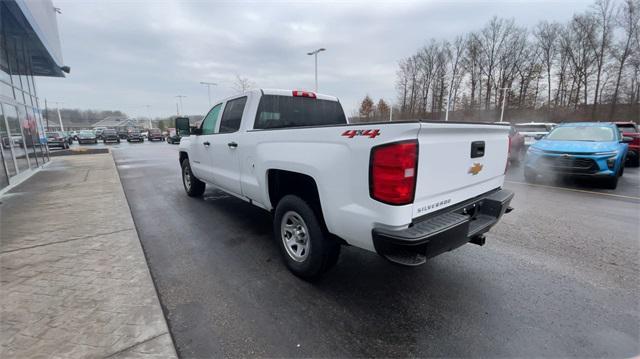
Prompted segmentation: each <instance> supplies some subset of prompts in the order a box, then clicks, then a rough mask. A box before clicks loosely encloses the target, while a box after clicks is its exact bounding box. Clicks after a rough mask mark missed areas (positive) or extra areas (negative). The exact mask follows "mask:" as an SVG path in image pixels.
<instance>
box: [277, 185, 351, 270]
mask: <svg viewBox="0 0 640 359" xmlns="http://www.w3.org/2000/svg"><path fill="white" fill-rule="evenodd" d="M273 233H274V236H275V238H276V241H277V243H278V248H279V249H280V254H281V255H282V259H283V261H284V263H285V265H286V266H287V268H289V270H290V271H291V272H292V273H293V274H295V275H296V276H298V277H300V278H303V279H306V280H314V279H318V278H320V277H321V276H322V275H323V274H324V273H325V272H326V271H328V270H329V269H330V268H331V267H333V266H334V265H335V264H336V262H337V261H338V257H339V255H340V244H339V243H338V242H337V241H335V240H334V239H332V238H331V237H330V236H328V235H327V234H326V233H325V230H324V229H323V227H322V224H321V222H320V221H319V219H318V216H317V215H316V213H315V212H314V210H313V209H312V208H311V206H310V205H309V204H308V203H307V202H305V201H304V200H303V199H301V198H300V197H297V196H294V195H287V196H285V197H283V198H282V199H281V200H280V202H278V205H277V207H276V211H275V215H274V218H273Z"/></svg>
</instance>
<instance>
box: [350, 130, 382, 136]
mask: <svg viewBox="0 0 640 359" xmlns="http://www.w3.org/2000/svg"><path fill="white" fill-rule="evenodd" d="M379 135H380V129H375V130H346V131H344V132H343V133H342V136H345V137H349V138H354V137H355V136H367V137H369V138H376V136H379Z"/></svg>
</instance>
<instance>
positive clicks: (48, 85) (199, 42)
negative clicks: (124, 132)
mask: <svg viewBox="0 0 640 359" xmlns="http://www.w3.org/2000/svg"><path fill="white" fill-rule="evenodd" d="M590 4H591V2H588V1H574V2H565V1H562V2H561V1H545V2H540V1H517V2H516V1H491V2H476V1H457V2H442V1H436V2H418V1H393V2H392V1H388V2H387V1H373V2H371V1H346V2H342V1H305V2H303V1H216V2H204V1H191V2H183V1H149V2H146V1H133V0H132V1H90V2H84V1H56V6H58V7H60V8H62V11H63V14H62V15H59V17H58V23H59V27H60V29H61V39H62V46H63V56H64V58H65V62H66V65H69V66H71V74H70V75H68V77H67V78H64V79H58V78H39V79H38V85H39V94H40V97H46V98H48V99H50V100H55V101H62V102H64V103H65V106H69V107H76V108H94V109H113V110H116V109H120V110H123V111H125V112H126V113H128V114H129V115H131V116H146V115H147V114H148V111H147V108H146V107H145V105H151V113H152V115H154V116H167V115H170V114H173V113H174V112H175V103H176V98H175V96H176V95H179V94H180V95H186V96H187V97H186V98H185V99H184V108H185V112H186V113H189V114H203V113H205V112H206V111H207V108H208V99H207V90H206V87H204V86H202V85H200V84H199V82H200V81H210V82H216V83H218V84H219V85H218V86H217V87H214V88H212V96H213V97H216V98H222V97H226V96H229V95H232V94H233V89H232V87H233V86H232V85H233V80H234V78H235V76H236V74H239V75H242V76H243V77H248V78H249V79H250V80H251V81H252V82H254V83H255V84H257V85H258V86H260V87H265V88H291V89H313V83H314V67H313V66H314V64H313V58H312V57H311V56H307V55H306V53H307V52H308V51H310V50H313V49H316V48H318V47H325V48H327V51H326V52H323V53H321V54H320V55H319V58H318V62H319V65H318V66H319V70H318V72H319V86H320V92H323V93H328V94H332V95H335V96H338V97H339V98H340V99H341V102H342V103H343V106H344V107H345V110H346V111H347V112H348V113H350V112H351V111H353V110H354V109H356V108H357V106H358V102H359V101H360V100H361V99H362V97H364V95H365V94H367V93H368V94H370V95H371V96H372V97H374V98H376V99H377V98H381V97H382V98H385V99H386V100H388V101H391V102H393V101H394V100H395V98H396V94H395V90H394V83H395V72H396V69H397V62H398V60H399V59H400V58H402V57H405V56H408V55H411V54H412V53H413V52H415V51H416V50H417V49H418V48H419V47H420V46H422V45H424V44H425V43H426V41H427V40H428V39H429V38H436V39H452V38H453V37H454V36H455V35H458V34H462V33H464V32H467V31H472V30H476V29H479V28H480V27H482V26H483V25H484V24H485V23H486V22H487V21H488V19H489V18H490V17H491V16H493V15H499V16H503V17H513V18H515V19H516V22H518V23H519V24H521V25H524V26H529V27H531V26H533V25H535V23H536V22H538V21H540V20H560V21H564V20H566V19H568V18H570V16H571V15H572V14H573V12H575V11H582V10H584V9H586V8H587V7H588V6H589V5H590Z"/></svg>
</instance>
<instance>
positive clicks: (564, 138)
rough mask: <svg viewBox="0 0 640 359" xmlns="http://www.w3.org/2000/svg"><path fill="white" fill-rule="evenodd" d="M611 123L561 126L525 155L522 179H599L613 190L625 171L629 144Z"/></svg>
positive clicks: (629, 139) (534, 145) (584, 123)
mask: <svg viewBox="0 0 640 359" xmlns="http://www.w3.org/2000/svg"><path fill="white" fill-rule="evenodd" d="M631 140H632V139H631V138H626V137H622V134H621V133H620V131H618V129H617V128H616V125H614V124H613V123H606V122H576V123H566V124H560V125H558V126H557V127H556V128H554V129H553V130H552V131H551V132H549V134H547V135H546V136H544V137H542V138H541V139H540V140H539V141H538V142H536V143H535V144H533V145H531V146H530V147H529V150H528V151H527V155H526V158H525V163H524V177H525V179H526V180H527V182H533V181H535V180H536V179H537V178H538V177H539V176H542V177H556V176H564V175H566V176H580V177H595V178H601V179H602V181H603V182H604V184H605V186H606V187H607V188H610V189H615V188H616V187H617V186H618V178H619V177H620V176H622V173H623V171H624V161H625V158H626V156H627V151H628V147H629V145H628V142H630V141H631Z"/></svg>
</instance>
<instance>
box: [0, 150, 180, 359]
mask: <svg viewBox="0 0 640 359" xmlns="http://www.w3.org/2000/svg"><path fill="white" fill-rule="evenodd" d="M0 202H1V204H0V293H2V295H1V296H0V345H1V346H0V357H2V358H35V357H162V358H172V357H176V353H175V349H174V347H173V342H172V339H171V336H170V334H169V332H168V329H167V324H166V322H165V319H164V316H163V313H162V309H161V307H160V303H159V301H158V297H157V294H156V291H155V288H154V285H153V282H152V280H151V276H150V274H149V270H148V268H147V264H146V261H145V257H144V254H143V252H142V248H141V246H140V242H139V239H138V235H137V232H136V229H135V226H134V223H133V219H132V217H131V213H130V210H129V206H128V204H127V200H126V198H125V196H124V192H123V190H122V186H121V184H120V179H119V177H118V173H117V171H116V169H115V165H114V161H113V158H112V157H111V155H110V154H101V155H85V156H70V157H64V158H60V159H55V160H53V161H52V163H51V164H50V165H49V166H48V167H47V168H45V169H43V170H41V171H40V172H38V173H36V174H35V175H34V176H33V177H32V178H30V179H28V180H27V181H25V182H24V183H22V184H21V185H19V186H17V187H16V188H14V189H13V190H12V191H11V192H9V193H7V194H5V195H4V196H3V197H0Z"/></svg>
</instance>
